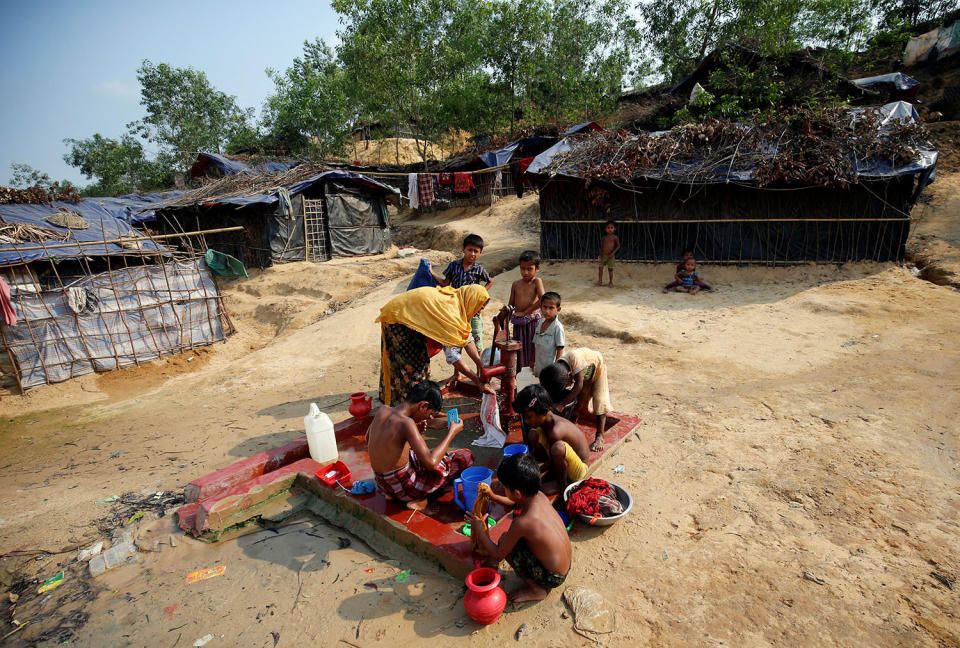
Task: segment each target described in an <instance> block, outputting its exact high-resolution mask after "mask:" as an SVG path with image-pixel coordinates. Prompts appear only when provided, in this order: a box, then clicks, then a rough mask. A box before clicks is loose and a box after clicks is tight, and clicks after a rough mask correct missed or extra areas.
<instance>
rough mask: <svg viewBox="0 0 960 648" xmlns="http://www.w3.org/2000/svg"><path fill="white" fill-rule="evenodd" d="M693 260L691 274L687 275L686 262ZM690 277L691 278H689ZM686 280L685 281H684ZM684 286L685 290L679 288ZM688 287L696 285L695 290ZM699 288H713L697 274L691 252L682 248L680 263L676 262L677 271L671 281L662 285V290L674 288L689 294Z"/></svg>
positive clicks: (666, 290)
mask: <svg viewBox="0 0 960 648" xmlns="http://www.w3.org/2000/svg"><path fill="white" fill-rule="evenodd" d="M688 261H693V274H692V276H688V271H687V262H688ZM691 277H692V279H691ZM685 282H686V283H685ZM684 287H686V288H687V289H686V290H681V288H684ZM690 287H696V288H697V290H693V291H691V290H689V288H690ZM700 289H703V290H713V288H712V287H710V285H709V284H706V283H704V282H703V280H702V279H700V277H699V276H698V275H697V260H696V259H695V258H694V256H693V252H691V251H690V250H684V251H683V255H682V256H681V257H680V263H678V264H677V271H676V273H675V274H674V275H673V281H671V282H670V283H668V284H667V285H666V286H664V287H663V292H664V293H668V292H670V291H671V290H676V292H688V293H691V294H696V293H697V292H698V291H699V290H700Z"/></svg>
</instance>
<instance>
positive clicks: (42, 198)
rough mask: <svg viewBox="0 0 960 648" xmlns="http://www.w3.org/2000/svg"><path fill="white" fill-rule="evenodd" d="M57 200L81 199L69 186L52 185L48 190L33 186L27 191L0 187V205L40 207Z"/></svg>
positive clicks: (71, 200)
mask: <svg viewBox="0 0 960 648" xmlns="http://www.w3.org/2000/svg"><path fill="white" fill-rule="evenodd" d="M55 200H59V201H62V202H80V201H81V200H83V198H82V197H81V196H80V194H78V193H77V190H76V189H74V188H73V186H71V185H64V186H62V187H61V186H60V185H59V184H54V185H53V186H52V187H50V188H49V189H44V188H43V187H41V186H40V185H34V186H32V187H28V188H27V189H14V188H12V187H3V186H0V204H7V203H20V204H24V205H42V204H44V203H48V202H53V201H55Z"/></svg>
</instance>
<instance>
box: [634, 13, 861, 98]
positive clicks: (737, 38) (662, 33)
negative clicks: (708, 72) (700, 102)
mask: <svg viewBox="0 0 960 648" xmlns="http://www.w3.org/2000/svg"><path fill="white" fill-rule="evenodd" d="M640 12H641V15H642V16H643V18H644V24H645V29H644V43H645V44H646V49H647V52H648V54H649V55H650V56H651V57H652V58H653V59H655V60H656V61H657V68H656V72H657V73H658V75H659V76H660V77H661V78H662V79H664V80H666V81H677V80H679V79H680V78H682V77H683V76H685V75H686V74H689V73H690V72H691V71H693V69H694V68H695V67H696V66H697V64H699V62H700V61H701V60H702V59H703V58H704V57H705V56H706V55H707V54H709V53H710V52H712V51H714V50H716V49H720V48H722V47H724V46H725V45H730V44H736V45H742V46H745V47H749V48H751V49H753V50H755V51H757V52H759V53H760V54H763V55H774V56H775V55H778V54H783V53H786V52H789V51H791V50H795V49H798V48H800V47H804V46H824V47H827V48H828V49H839V50H845V51H848V50H850V49H852V48H855V47H858V46H860V45H862V44H863V43H864V42H865V40H866V38H867V36H868V35H869V29H870V9H869V6H868V5H867V2H866V0H779V1H778V2H765V1H764V0H708V1H706V2H702V1H701V0H644V2H643V3H642V4H641V5H640Z"/></svg>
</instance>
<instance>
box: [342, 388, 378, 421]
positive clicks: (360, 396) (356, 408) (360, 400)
mask: <svg viewBox="0 0 960 648" xmlns="http://www.w3.org/2000/svg"><path fill="white" fill-rule="evenodd" d="M364 399H366V400H364ZM350 400H351V401H353V402H352V403H350V407H348V408H347V410H348V411H349V412H350V414H352V415H353V417H354V418H363V417H364V416H366V415H367V414H369V413H370V407H371V405H370V402H371V401H372V400H373V396H367V395H366V393H364V392H356V393H354V394H350Z"/></svg>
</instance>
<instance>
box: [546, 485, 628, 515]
mask: <svg viewBox="0 0 960 648" xmlns="http://www.w3.org/2000/svg"><path fill="white" fill-rule="evenodd" d="M585 481H586V479H581V480H580V481H576V482H573V483H572V484H570V485H569V486H567V487H566V488H565V489H564V490H563V504H564V507H566V504H567V499H568V498H569V497H570V493H571V492H572V491H573V490H574V489H575V488H576V487H577V486H579V485H580V484H582V483H583V482H585ZM604 481H605V482H607V483H608V484H610V485H611V486H613V489H614V490H615V491H616V493H617V499H618V500H620V503H621V504H623V513H619V514H617V515H611V516H610V517H598V518H591V517H590V516H589V515H584V514H583V513H577V518H578V519H579V520H580V521H581V522H583V523H584V524H589V525H592V526H610V525H611V524H613V523H614V522H616V521H617V520H619V519H620V518H622V517H625V516H626V515H627V513H629V512H630V509H632V508H633V497H631V496H630V493H629V492H627V489H626V488H624V487H623V486H621V485H620V484H618V483H616V482H612V481H610V480H609V479H605V480H604Z"/></svg>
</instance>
